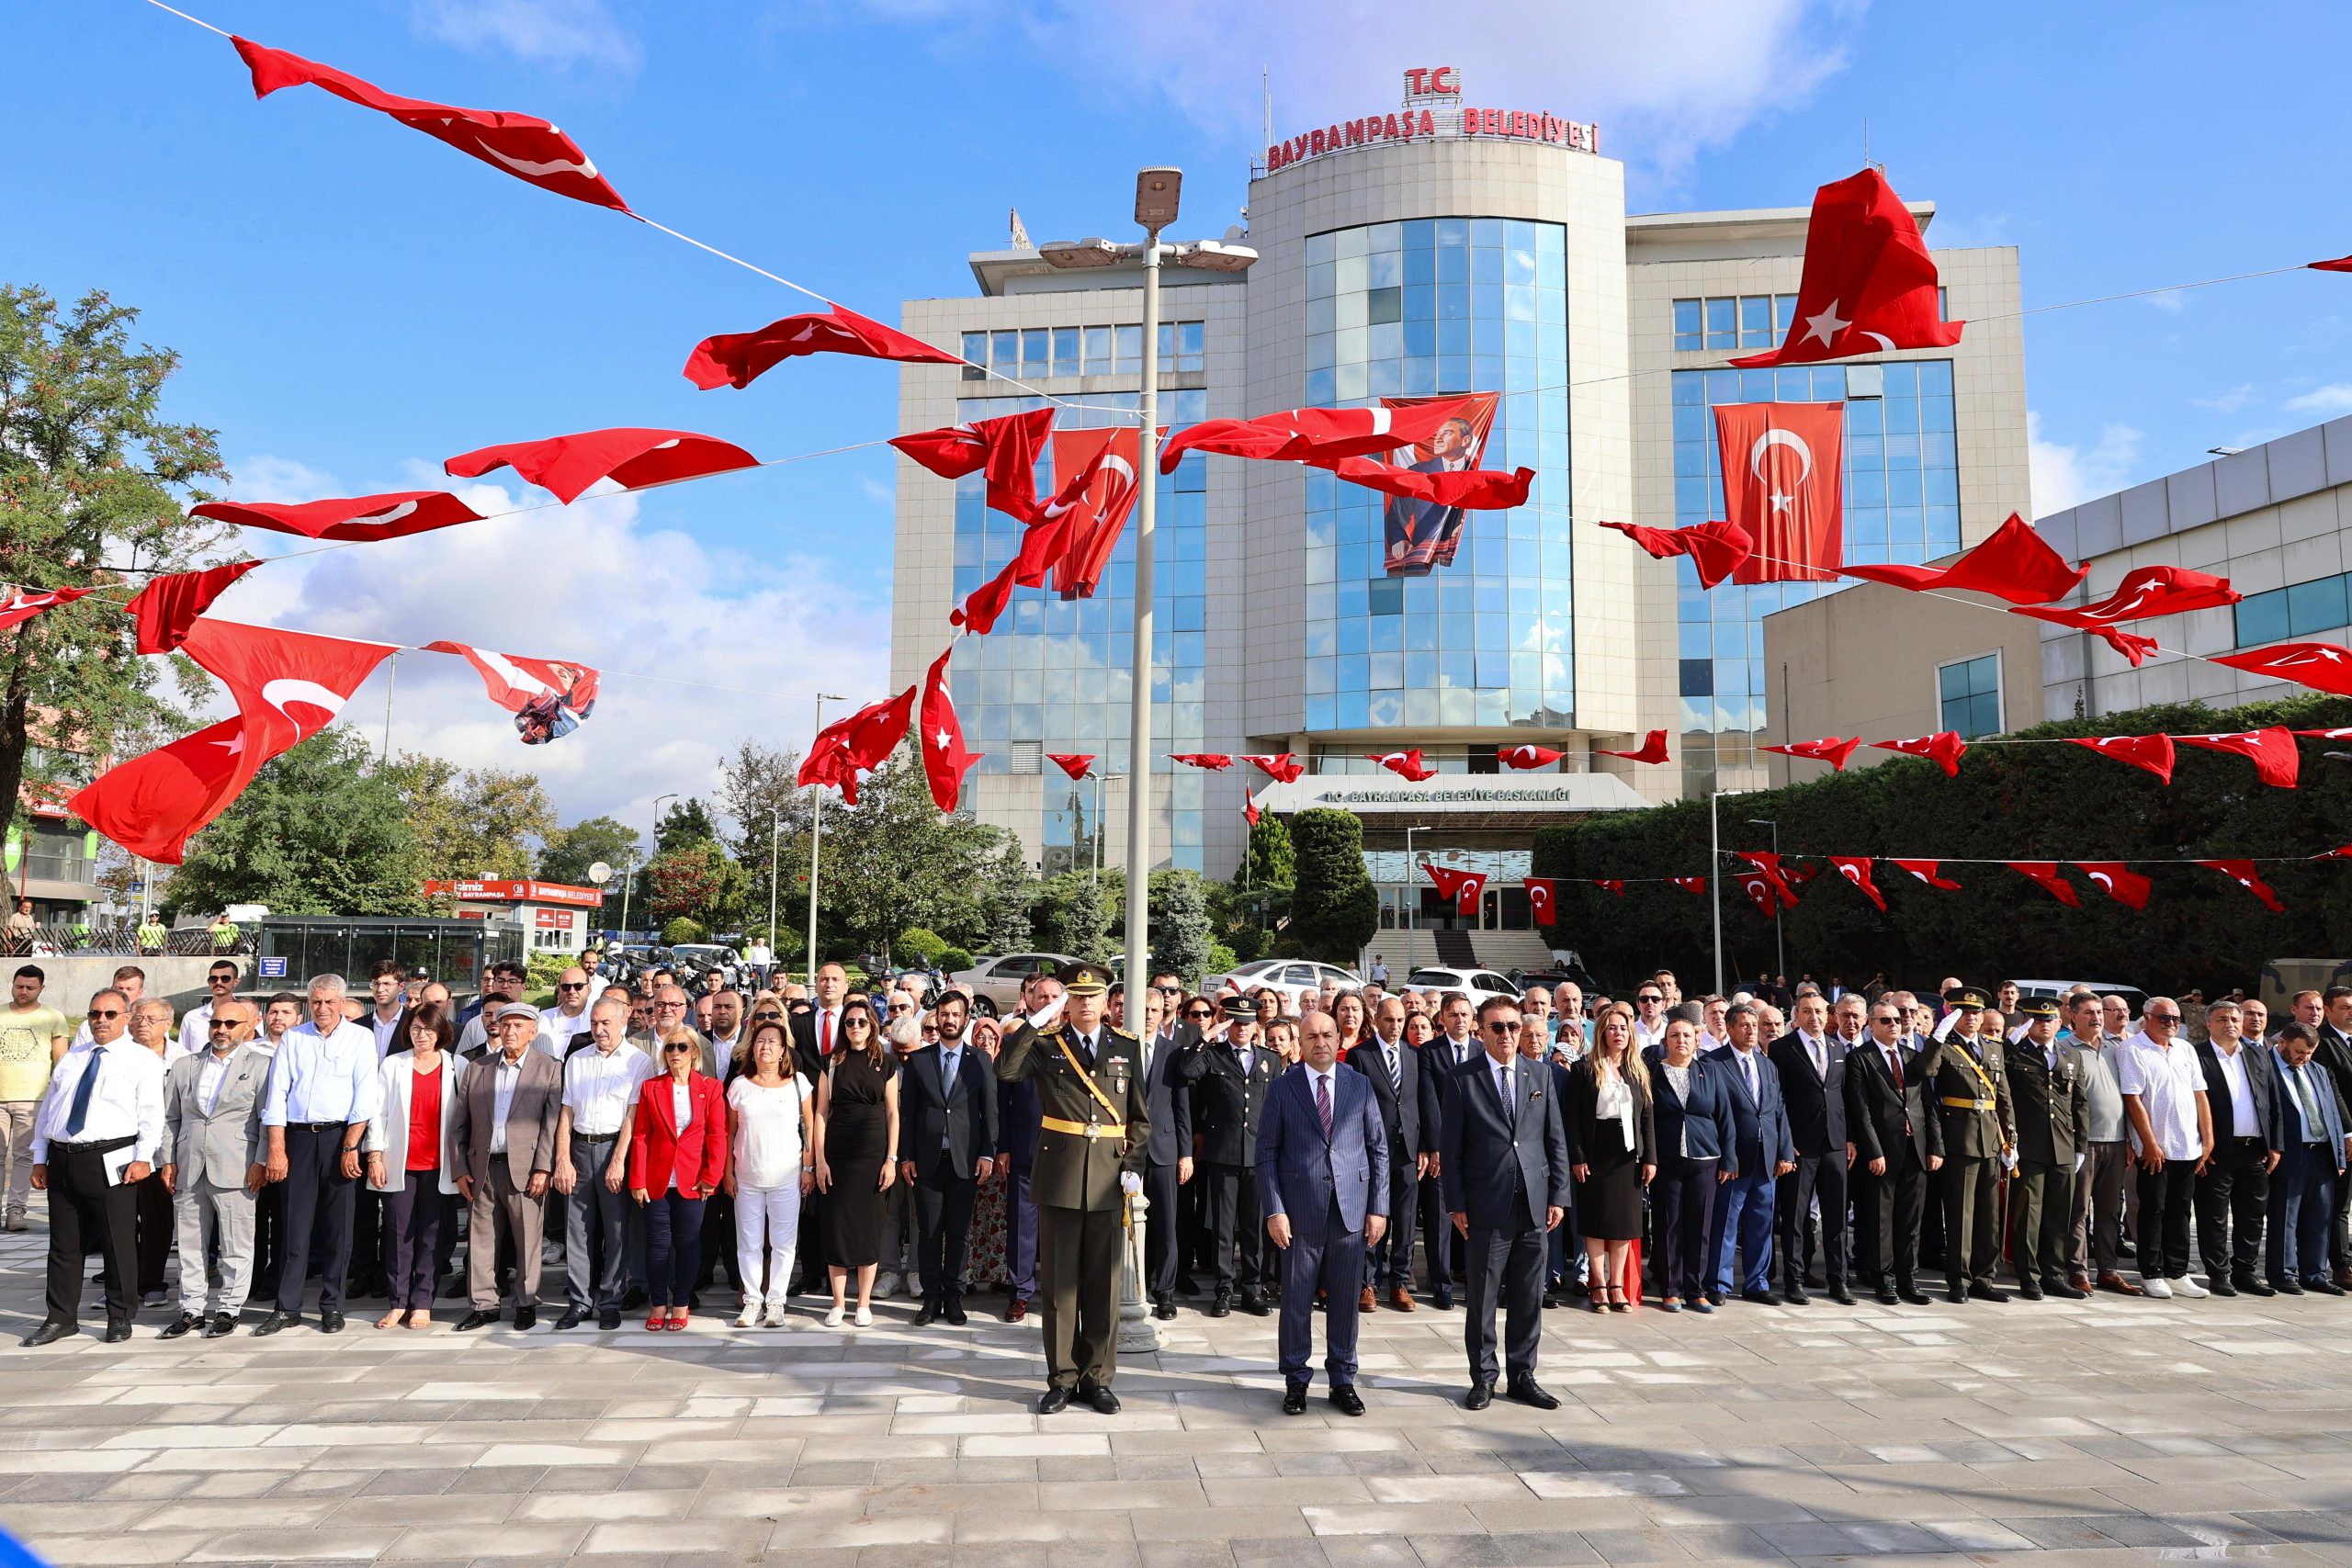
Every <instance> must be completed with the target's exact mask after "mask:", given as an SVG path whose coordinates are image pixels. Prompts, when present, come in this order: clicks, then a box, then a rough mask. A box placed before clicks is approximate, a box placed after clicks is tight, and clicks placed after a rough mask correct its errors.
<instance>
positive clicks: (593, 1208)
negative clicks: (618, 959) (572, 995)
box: [555, 996, 662, 1331]
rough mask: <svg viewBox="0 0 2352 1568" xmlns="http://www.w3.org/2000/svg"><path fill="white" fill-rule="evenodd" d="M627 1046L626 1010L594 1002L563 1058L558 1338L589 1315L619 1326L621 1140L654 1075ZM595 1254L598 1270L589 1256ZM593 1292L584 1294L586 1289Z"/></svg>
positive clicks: (647, 1061) (623, 1192)
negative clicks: (576, 1044) (584, 1037)
mask: <svg viewBox="0 0 2352 1568" xmlns="http://www.w3.org/2000/svg"><path fill="white" fill-rule="evenodd" d="M661 1070H662V1069H661V1067H660V1066H658V1065H657V1064H656V1063H655V1062H654V1060H653V1058H652V1057H650V1056H649V1055H646V1054H645V1053H644V1052H642V1051H640V1050H639V1049H638V1048H637V1047H636V1046H634V1045H632V1044H630V1043H628V1002H627V1001H626V1000H625V999H623V998H620V997H617V996H607V997H605V998H600V999H599V1000H598V1001H597V1003H596V1005H595V1007H594V1008H593V1009H591V1010H590V1011H589V1014H588V1043H586V1044H585V1045H582V1047H581V1048H580V1049H579V1050H577V1051H574V1052H572V1053H571V1055H569V1056H567V1057H565V1058H564V1063H563V1110H562V1111H561V1112H560V1114H559V1115H558V1117H557V1120H556V1129H555V1190H557V1191H558V1192H560V1193H563V1194H565V1195H566V1196H567V1198H568V1200H569V1201H568V1206H567V1208H566V1210H565V1214H564V1239H563V1256H564V1271H565V1280H564V1287H565V1293H566V1295H567V1296H568V1297H569V1301H568V1303H567V1304H566V1305H565V1307H564V1309H563V1315H562V1316H561V1317H560V1318H558V1319H556V1328H557V1329H558V1330H559V1331H561V1330H563V1329H567V1328H577V1327H579V1326H580V1323H581V1320H582V1318H584V1317H586V1316H587V1315H588V1314H589V1313H590V1312H591V1311H592V1310H593V1311H594V1313H595V1314H596V1326H597V1327H598V1328H601V1329H605V1330H607V1331H609V1330H612V1329H616V1328H618V1327H619V1326H620V1325H621V1294H622V1292H623V1291H624V1289H625V1288H626V1287H627V1285H628V1256H627V1253H628V1248H627V1241H628V1228H627V1227H628V1221H629V1219H630V1218H631V1215H630V1212H629V1203H628V1142H629V1132H630V1129H631V1127H632V1125H633V1122H634V1119H635V1117H636V1115H637V1100H638V1094H639V1090H640V1089H642V1088H643V1087H644V1084H645V1081H646V1080H647V1079H648V1078H650V1077H654V1076H655V1075H657V1074H658V1073H660V1072H661ZM600 1247H601V1248H602V1249H603V1267H602V1268H597V1267H595V1266H594V1256H593V1255H594V1252H595V1251H596V1249H597V1248H600ZM592 1283H593V1285H594V1290H593V1292H592V1290H591V1285H592Z"/></svg>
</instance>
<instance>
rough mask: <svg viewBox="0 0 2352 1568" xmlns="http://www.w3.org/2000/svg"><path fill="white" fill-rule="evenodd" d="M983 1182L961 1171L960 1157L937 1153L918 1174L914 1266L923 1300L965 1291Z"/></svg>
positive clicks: (945, 1299)
mask: <svg viewBox="0 0 2352 1568" xmlns="http://www.w3.org/2000/svg"><path fill="white" fill-rule="evenodd" d="M979 1194H980V1184H979V1183H978V1181H976V1180H974V1179H973V1178H972V1173H971V1172H970V1171H968V1170H967V1171H965V1172H963V1173H962V1174H961V1175H958V1174H957V1172H956V1164H955V1161H954V1160H952V1159H951V1158H949V1156H947V1155H945V1154H944V1153H943V1154H940V1155H938V1156H936V1157H935V1158H934V1160H933V1165H932V1168H930V1169H929V1170H927V1171H923V1172H922V1173H921V1174H919V1175H918V1176H916V1178H915V1191H914V1200H915V1270H916V1272H918V1273H920V1274H921V1275H922V1285H923V1291H922V1294H923V1300H925V1301H927V1302H931V1303H936V1304H944V1303H950V1302H955V1301H960V1300H961V1299H962V1298H963V1294H964V1254H965V1248H966V1247H967V1246H968V1245H969V1244H970V1242H971V1239H972V1204H973V1202H974V1201H976V1200H977V1199H978V1197H979Z"/></svg>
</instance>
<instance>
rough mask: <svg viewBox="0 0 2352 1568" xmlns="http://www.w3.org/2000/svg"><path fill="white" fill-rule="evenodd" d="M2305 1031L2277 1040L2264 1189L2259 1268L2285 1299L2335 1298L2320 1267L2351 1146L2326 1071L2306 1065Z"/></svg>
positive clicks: (2291, 1030)
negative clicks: (2269, 1167) (2270, 1162)
mask: <svg viewBox="0 0 2352 1568" xmlns="http://www.w3.org/2000/svg"><path fill="white" fill-rule="evenodd" d="M2313 1043H2314V1042H2313V1040H2312V1031H2311V1030H2310V1029H2308V1028H2306V1027H2305V1026H2304V1025H2302V1024H2301V1023H2290V1024H2288V1025H2287V1026H2286V1027H2285V1028H2284V1029H2281V1030H2280V1031H2279V1032H2278V1042H2277V1044H2276V1045H2275V1047H2274V1049H2275V1050H2276V1052H2277V1055H2278V1125H2279V1137H2280V1142H2281V1143H2282V1144H2283V1145H2284V1147H2283V1149H2282V1150H2281V1156H2282V1157H2281V1158H2280V1160H2279V1162H2278V1171H2277V1172H2276V1174H2275V1175H2274V1177H2273V1179H2272V1180H2271V1183H2270V1237H2269V1242H2268V1245H2267V1247H2266V1248H2265V1252H2266V1258H2265V1262H2266V1264H2267V1269H2268V1271H2269V1275H2270V1284H2271V1285H2272V1287H2273V1288H2275V1289H2276V1290H2278V1291H2279V1292H2282V1293H2284V1294H2287V1295H2290V1296H2299V1295H2301V1294H2302V1293H2303V1292H2305V1291H2316V1292H2320V1293H2321V1294H2323V1295H2342V1294H2343V1293H2344V1287H2343V1286H2341V1285H2339V1284H2337V1283H2336V1282H2335V1276H2334V1274H2333V1272H2332V1271H2331V1270H2330V1269H2329V1268H2328V1265H2327V1236H2326V1231H2327V1225H2328V1222H2329V1220H2330V1218H2331V1217H2332V1216H2333V1215H2334V1214H2335V1189H2336V1187H2338V1186H2339V1185H2341V1184H2342V1182H2343V1180H2344V1174H2345V1166H2346V1154H2347V1153H2352V1138H2347V1137H2346V1135H2345V1131H2346V1128H2345V1120H2344V1112H2343V1107H2342V1106H2341V1105H2340V1104H2339V1103H2338V1102H2337V1099H2336V1095H2335V1084H2334V1082H2333V1080H2331V1079H2330V1077H2328V1074H2327V1070H2326V1069H2325V1068H2324V1067H2322V1066H2320V1065H2319V1064H2318V1063H2317V1062H2315V1061H2313V1060H2312V1046H2313Z"/></svg>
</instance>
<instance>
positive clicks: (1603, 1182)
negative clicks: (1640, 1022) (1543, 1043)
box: [1562, 1002, 1657, 1312]
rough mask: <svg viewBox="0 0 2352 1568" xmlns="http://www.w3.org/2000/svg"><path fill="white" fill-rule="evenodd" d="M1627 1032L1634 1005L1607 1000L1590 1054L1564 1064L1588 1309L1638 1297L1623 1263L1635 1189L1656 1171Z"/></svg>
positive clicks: (1653, 1137)
mask: <svg viewBox="0 0 2352 1568" xmlns="http://www.w3.org/2000/svg"><path fill="white" fill-rule="evenodd" d="M1562 1109H1563V1111H1564V1113H1565V1118H1566V1122H1567V1127H1566V1132H1567V1137H1568V1173H1569V1175H1570V1176H1571V1177H1573V1178H1574V1179H1575V1182H1576V1216H1577V1234H1578V1235H1581V1236H1583V1237H1584V1250H1585V1258H1586V1262H1587V1267H1586V1276H1587V1281H1588V1283H1589V1286H1590V1289H1591V1292H1592V1310H1593V1311H1595V1312H1600V1311H1601V1310H1602V1309H1603V1308H1604V1307H1605V1308H1606V1309H1607V1310H1609V1311H1611V1312H1623V1311H1625V1310H1626V1308H1627V1307H1628V1306H1629V1305H1631V1304H1632V1303H1634V1301H1636V1300H1638V1299H1639V1297H1638V1295H1637V1294H1636V1293H1635V1292H1639V1290H1640V1289H1641V1283H1640V1281H1639V1280H1629V1279H1627V1278H1626V1273H1627V1269H1626V1264H1627V1261H1628V1258H1629V1255H1630V1254H1631V1252H1632V1250H1633V1243H1634V1242H1635V1241H1637V1240H1638V1239H1640V1237H1641V1234H1642V1189H1644V1188H1645V1187H1647V1186H1648V1185H1649V1182H1650V1178H1652V1177H1653V1176H1655V1175H1657V1111H1656V1108H1655V1107H1654V1106H1653V1104H1652V1103H1651V1094H1650V1075H1649V1067H1648V1066H1647V1065H1646V1064H1645V1062H1644V1061H1643V1060H1642V1054H1641V1053H1640V1052H1639V1051H1636V1050H1635V1049H1634V1010H1633V1009H1632V1008H1629V1007H1627V1006H1626V1005H1625V1004H1624V1003H1623V1002H1612V1003H1611V1004H1610V1006H1609V1007H1608V1009H1607V1010H1605V1011H1603V1012H1602V1013H1601V1015H1600V1021H1599V1022H1597V1023H1596V1024H1595V1025H1594V1026H1593V1039H1592V1050H1591V1052H1590V1053H1589V1054H1588V1055H1585V1056H1583V1057H1582V1058H1580V1059H1579V1060H1578V1061H1577V1063H1576V1065H1575V1066H1571V1067H1570V1068H1569V1069H1568V1086H1567V1103H1566V1105H1565V1106H1564V1107H1563V1108H1562Z"/></svg>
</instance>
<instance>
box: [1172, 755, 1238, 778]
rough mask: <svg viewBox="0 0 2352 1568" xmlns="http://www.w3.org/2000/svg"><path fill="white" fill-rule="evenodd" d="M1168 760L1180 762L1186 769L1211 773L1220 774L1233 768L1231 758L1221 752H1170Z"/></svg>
mask: <svg viewBox="0 0 2352 1568" xmlns="http://www.w3.org/2000/svg"><path fill="white" fill-rule="evenodd" d="M1168 760H1169V761H1171V762H1182V763H1183V764H1184V765H1185V766H1186V767H1188V768H1205V769H1207V770H1208V771H1209V772H1210V773H1223V772H1225V770H1226V769H1227V768H1229V767H1231V766H1233V759H1232V757H1230V756H1228V755H1227V753H1225V752H1223V751H1170V752H1169V753H1168Z"/></svg>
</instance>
